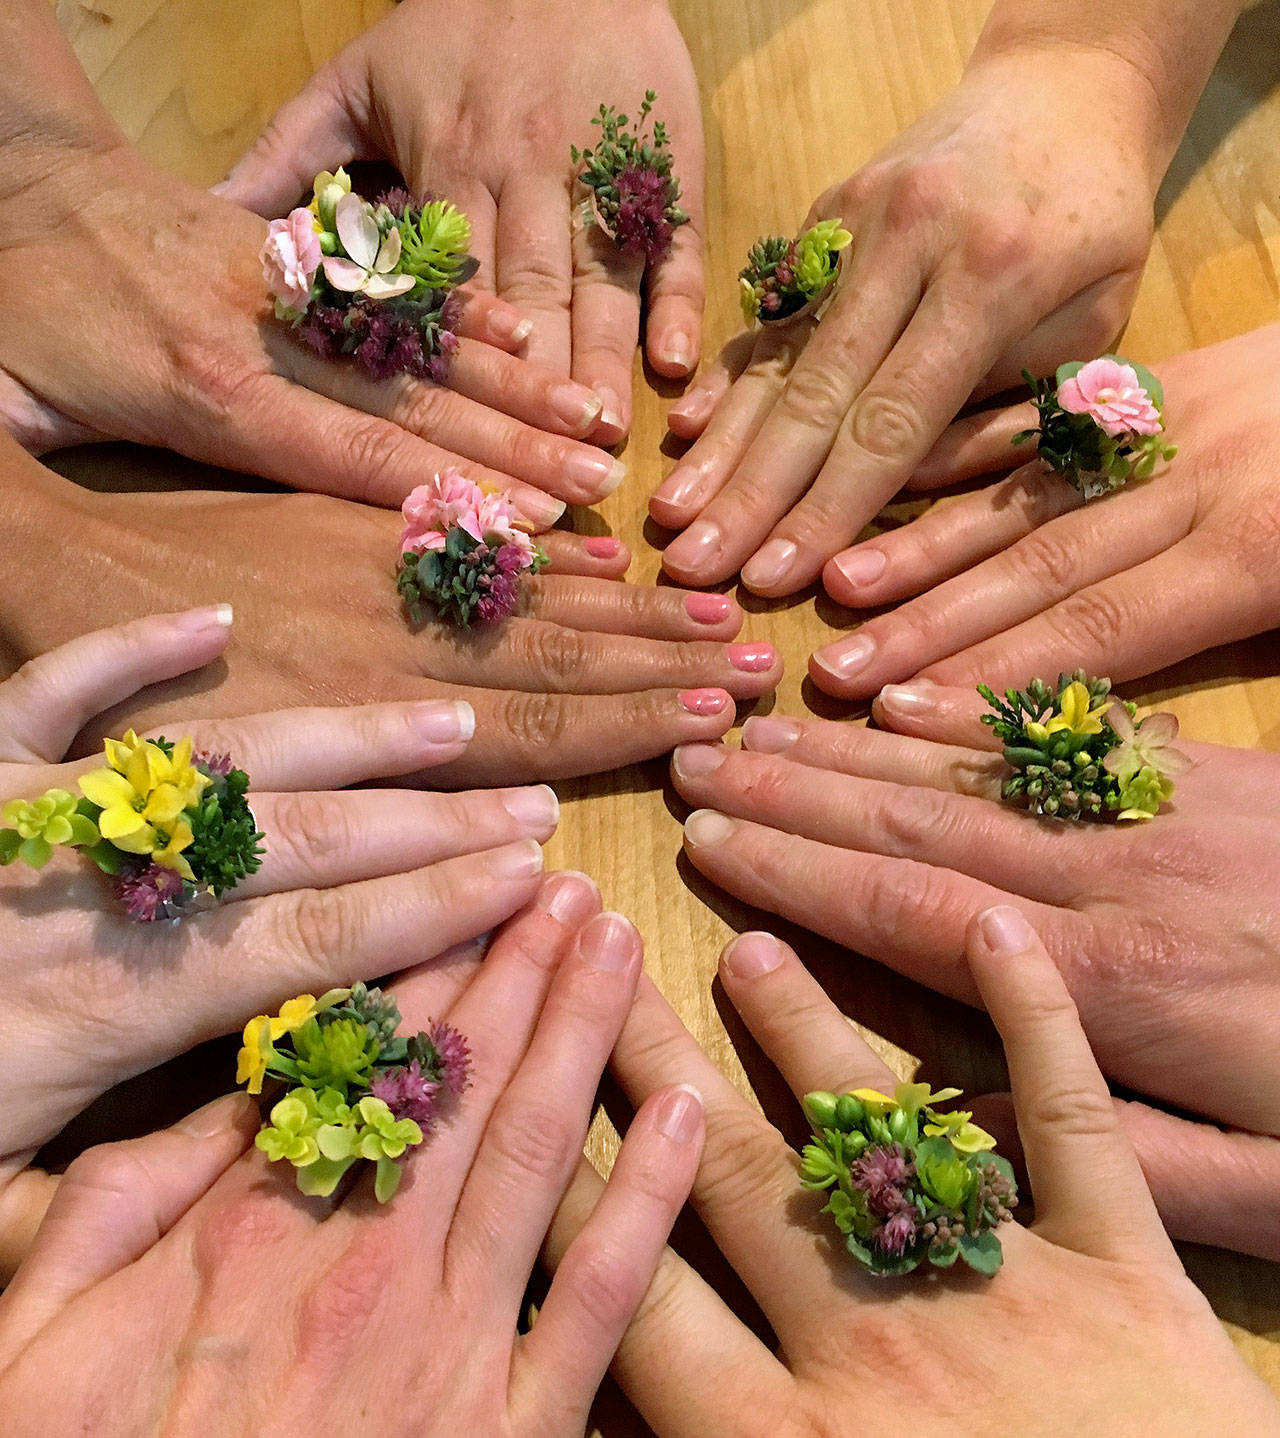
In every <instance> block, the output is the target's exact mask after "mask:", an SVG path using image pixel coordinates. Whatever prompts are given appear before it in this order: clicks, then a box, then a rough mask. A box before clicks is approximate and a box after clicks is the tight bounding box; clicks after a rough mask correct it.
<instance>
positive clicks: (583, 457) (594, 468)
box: [564, 449, 627, 499]
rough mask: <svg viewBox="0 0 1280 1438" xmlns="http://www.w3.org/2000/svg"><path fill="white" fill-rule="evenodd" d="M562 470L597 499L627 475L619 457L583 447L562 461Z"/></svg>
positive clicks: (615, 486) (608, 492)
mask: <svg viewBox="0 0 1280 1438" xmlns="http://www.w3.org/2000/svg"><path fill="white" fill-rule="evenodd" d="M564 472H565V474H567V475H568V476H569V478H570V479H571V480H573V482H574V483H575V484H577V485H580V486H581V487H582V488H583V489H585V490H587V491H588V492H589V493H591V494H593V495H594V496H595V497H596V498H597V499H604V498H605V497H606V496H608V495H610V494H612V493H613V491H614V490H615V489H617V487H618V486H619V485H620V484H621V483H622V481H623V480H624V479H625V478H626V477H627V467H626V465H625V464H623V462H622V461H621V460H620V459H614V457H613V456H612V455H611V454H601V453H599V452H598V451H597V452H595V453H592V452H591V451H589V450H583V449H576V450H574V451H573V452H572V453H571V454H570V455H569V457H568V458H567V459H566V460H565V462H564Z"/></svg>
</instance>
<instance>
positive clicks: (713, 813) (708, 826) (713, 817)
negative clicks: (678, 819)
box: [684, 809, 734, 849]
mask: <svg viewBox="0 0 1280 1438" xmlns="http://www.w3.org/2000/svg"><path fill="white" fill-rule="evenodd" d="M733 830H734V823H733V820H732V819H730V818H728V817H726V815H724V814H721V813H720V812H719V811H718V810H716V809H695V810H694V811H693V813H692V814H690V815H689V817H688V818H687V819H686V820H685V821H684V837H685V840H686V841H687V842H688V844H689V845H690V846H691V847H692V848H694V849H706V848H709V847H710V846H711V845H712V844H722V843H723V842H724V841H725V840H726V839H727V838H728V837H729V835H730V834H732V833H733Z"/></svg>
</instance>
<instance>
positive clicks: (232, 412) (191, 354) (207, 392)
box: [172, 335, 262, 429]
mask: <svg viewBox="0 0 1280 1438" xmlns="http://www.w3.org/2000/svg"><path fill="white" fill-rule="evenodd" d="M173 345H174V365H173V369H172V374H173V375H175V376H176V384H177V386H178V388H179V390H180V394H179V396H178V398H179V399H180V401H181V402H182V403H183V404H185V405H187V406H189V407H190V408H192V409H194V410H195V411H196V412H197V413H199V414H200V415H201V417H202V419H203V420H204V421H205V422H206V423H209V424H211V425H215V426H217V427H219V428H227V429H230V428H233V427H235V426H236V424H237V420H238V417H239V416H240V415H241V414H242V413H243V412H244V411H245V410H246V409H248V408H249V407H250V406H251V405H252V404H253V402H254V399H255V398H256V394H257V391H258V389H259V387H260V385H261V383H262V375H261V374H260V373H259V372H258V371H257V370H254V369H251V368H249V366H248V365H247V364H246V363H245V360H244V356H243V355H241V354H239V353H237V352H236V351H235V350H233V349H231V348H229V347H228V346H227V345H226V344H225V343H221V342H218V341H216V340H210V339H208V338H206V337H205V336H203V335H193V336H182V337H179V338H178V339H176V340H175V341H174V342H173Z"/></svg>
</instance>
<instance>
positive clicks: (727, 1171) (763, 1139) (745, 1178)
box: [697, 1107, 795, 1213]
mask: <svg viewBox="0 0 1280 1438" xmlns="http://www.w3.org/2000/svg"><path fill="white" fill-rule="evenodd" d="M794 1164H795V1159H794V1155H793V1154H792V1153H791V1150H790V1149H789V1148H788V1147H787V1145H786V1142H785V1141H784V1140H783V1138H782V1135H781V1134H780V1133H778V1132H777V1131H776V1130H775V1129H773V1128H771V1127H769V1125H767V1124H765V1123H763V1122H762V1120H761V1119H760V1118H759V1117H758V1116H757V1115H756V1114H755V1113H753V1112H750V1111H744V1110H739V1109H737V1108H736V1107H735V1108H734V1109H733V1110H732V1111H729V1112H726V1111H724V1110H719V1111H717V1110H716V1109H714V1108H711V1109H708V1111H707V1142H706V1147H705V1148H704V1149H703V1156H702V1165H701V1167H700V1169H699V1170H698V1182H697V1189H698V1196H699V1201H700V1202H701V1203H702V1204H705V1205H706V1206H708V1207H714V1208H715V1209H717V1210H719V1211H720V1212H722V1213H733V1212H740V1211H751V1210H754V1209H755V1208H757V1207H758V1205H759V1204H761V1203H769V1202H772V1199H773V1197H774V1196H775V1195H779V1194H780V1191H781V1185H780V1183H779V1175H780V1174H781V1173H786V1174H787V1175H788V1176H790V1175H791V1174H792V1173H793V1172H794Z"/></svg>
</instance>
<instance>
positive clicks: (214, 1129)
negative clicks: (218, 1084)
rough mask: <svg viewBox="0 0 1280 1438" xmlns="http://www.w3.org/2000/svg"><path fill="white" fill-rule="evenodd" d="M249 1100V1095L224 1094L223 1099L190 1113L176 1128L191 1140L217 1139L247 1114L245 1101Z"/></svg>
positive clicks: (216, 1099) (215, 1100) (175, 1125)
mask: <svg viewBox="0 0 1280 1438" xmlns="http://www.w3.org/2000/svg"><path fill="white" fill-rule="evenodd" d="M246 1098H248V1095H247V1094H224V1095H223V1096H222V1097H221V1098H215V1099H214V1100H213V1101H212V1103H207V1104H205V1105H204V1106H203V1108H198V1109H196V1111H195V1112H194V1113H189V1114H188V1115H187V1116H186V1118H184V1119H181V1120H180V1121H179V1122H178V1123H176V1124H174V1128H176V1129H179V1130H181V1132H183V1133H184V1134H186V1135H187V1136H188V1137H189V1138H216V1137H217V1136H218V1135H219V1134H223V1133H226V1132H227V1130H228V1129H229V1128H231V1127H232V1126H233V1125H234V1123H235V1121H236V1119H237V1118H239V1117H241V1116H242V1115H243V1114H244V1113H245V1112H246V1109H245V1105H244V1103H243V1102H236V1100H243V1099H246Z"/></svg>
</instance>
